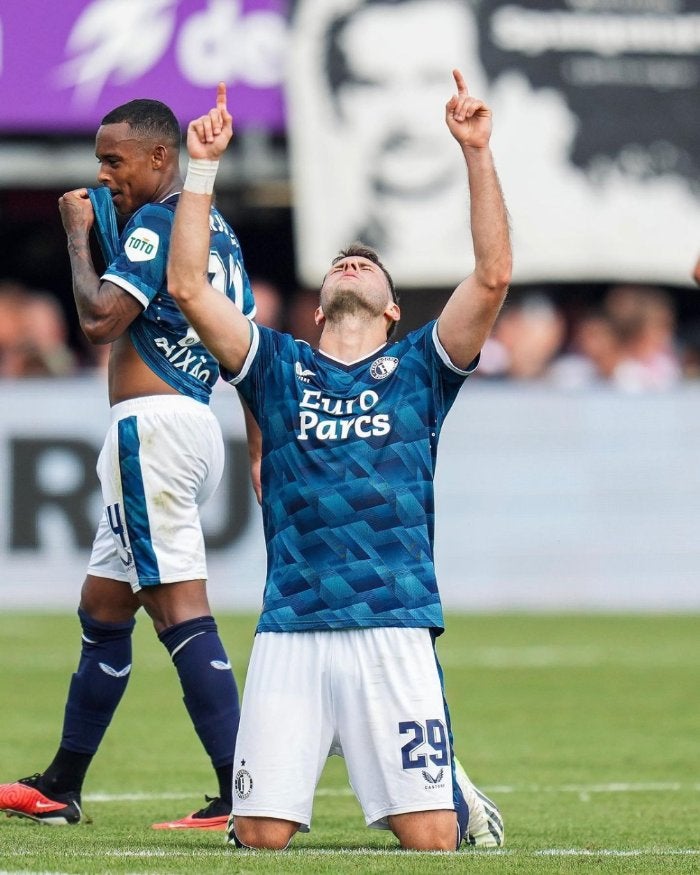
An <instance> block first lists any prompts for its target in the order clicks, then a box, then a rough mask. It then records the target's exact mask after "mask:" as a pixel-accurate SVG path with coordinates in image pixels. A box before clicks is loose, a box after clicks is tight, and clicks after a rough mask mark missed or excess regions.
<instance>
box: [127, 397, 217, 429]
mask: <svg viewBox="0 0 700 875" xmlns="http://www.w3.org/2000/svg"><path fill="white" fill-rule="evenodd" d="M150 410H154V411H172V412H181V413H182V412H184V411H189V412H190V413H205V414H207V413H208V414H211V410H210V409H209V405H208V404H203V403H202V402H201V401H195V399H194V398H188V397H187V395H144V396H143V397H142V398H129V399H128V400H126V401H120V402H119V403H118V404H115V405H114V406H113V407H112V409H111V418H112V422H117V421H118V420H120V419H124V418H125V417H127V416H133V415H134V414H137V413H143V412H145V411H150ZM211 415H213V414H211Z"/></svg>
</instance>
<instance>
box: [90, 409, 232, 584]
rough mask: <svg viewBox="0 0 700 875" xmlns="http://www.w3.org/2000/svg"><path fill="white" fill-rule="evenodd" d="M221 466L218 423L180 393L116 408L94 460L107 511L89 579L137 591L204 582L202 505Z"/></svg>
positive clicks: (222, 461)
mask: <svg viewBox="0 0 700 875" xmlns="http://www.w3.org/2000/svg"><path fill="white" fill-rule="evenodd" d="M223 466H224V444H223V438H222V435H221V428H220V426H219V423H218V420H217V419H216V417H215V416H214V414H213V413H212V412H211V410H210V409H209V407H208V406H207V405H206V404H202V403H201V402H200V401H195V400H194V399H193V398H187V397H185V396H183V395H152V396H148V397H145V398H134V399H132V400H130V401H123V402H122V403H121V404H115V406H114V407H113V408H112V424H111V426H110V428H109V431H108V432H107V436H106V438H105V442H104V446H103V447H102V451H101V452H100V456H99V459H98V461H97V473H98V476H99V478H100V484H101V486H102V498H103V501H104V505H105V509H104V513H103V515H102V519H101V520H100V524H99V526H98V529H97V534H96V535H95V540H94V542H93V546H92V555H91V556H90V562H89V565H88V574H93V575H95V576H96V577H111V578H113V579H115V580H124V581H127V580H128V581H129V583H130V584H131V588H132V589H133V590H134V592H136V591H138V590H139V589H141V588H142V587H147V586H154V585H157V584H160V583H175V582H177V581H181V580H200V579H206V577H207V565H206V559H205V553H204V536H203V534H202V525H201V521H200V516H199V511H200V507H201V506H202V505H203V504H204V503H205V502H206V501H207V499H209V498H210V497H211V496H212V495H213V494H214V491H215V490H216V487H217V486H218V485H219V481H220V480H221V475H222V473H223Z"/></svg>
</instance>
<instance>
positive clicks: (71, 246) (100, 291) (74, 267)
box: [58, 188, 141, 343]
mask: <svg viewBox="0 0 700 875" xmlns="http://www.w3.org/2000/svg"><path fill="white" fill-rule="evenodd" d="M58 208H59V210H60V213H61V221H62V222H63V227H64V229H65V232H66V238H67V241H68V257H69V259H70V266H71V273H72V278H73V297H74V298H75V306H76V310H77V311H78V319H79V320H80V327H81V328H82V330H83V333H84V334H85V336H86V337H87V339H88V340H89V341H90V342H91V343H111V342H112V341H113V340H116V339H117V338H118V337H120V336H121V335H122V334H123V333H124V331H125V330H126V328H127V327H128V326H129V325H130V324H131V322H132V321H133V320H134V318H135V317H136V316H137V315H138V314H139V313H140V312H141V305H140V304H139V303H138V301H137V300H136V299H135V298H133V297H132V296H131V295H129V294H127V293H126V292H124V291H123V290H122V289H120V288H119V287H118V286H115V285H114V284H113V283H109V282H100V278H99V276H98V275H97V271H96V270H95V266H94V264H93V261H92V254H91V251H90V230H91V229H92V226H93V223H94V220H95V214H94V211H93V208H92V204H91V203H90V198H89V197H88V192H87V189H86V188H79V189H76V190H75V191H69V192H66V194H64V195H63V196H62V197H60V198H59V201H58Z"/></svg>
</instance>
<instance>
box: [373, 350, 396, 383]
mask: <svg viewBox="0 0 700 875" xmlns="http://www.w3.org/2000/svg"><path fill="white" fill-rule="evenodd" d="M398 364H399V360H398V359H397V358H394V356H392V355H383V356H382V357H381V358H378V359H375V360H374V361H373V362H372V367H371V368H370V369H369V372H370V374H371V375H372V376H373V377H374V379H375V380H384V379H386V378H387V377H388V376H389V374H393V373H394V371H395V370H396V368H397V367H398Z"/></svg>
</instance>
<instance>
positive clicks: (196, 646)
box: [158, 617, 240, 801]
mask: <svg viewBox="0 0 700 875" xmlns="http://www.w3.org/2000/svg"><path fill="white" fill-rule="evenodd" d="M158 637H159V638H160V640H161V641H162V642H163V644H164V645H165V647H166V649H167V651H168V653H169V654H170V657H171V659H172V661H173V663H174V664H175V668H176V669H177V673H178V676H179V678H180V684H181V685H182V691H183V693H184V697H183V701H184V703H185V707H186V708H187V712H188V714H189V715H190V718H191V720H192V723H193V724H194V728H195V731H196V733H197V735H198V736H199V739H200V741H201V742H202V744H203V745H204V749H205V750H206V752H207V754H208V755H209V757H210V759H211V762H212V765H213V766H214V769H215V770H218V771H219V773H223V774H228V771H224V772H222V767H228V766H231V765H232V763H233V751H234V747H235V744H236V734H237V732H238V720H239V717H240V712H239V707H238V689H237V687H236V681H235V679H234V677H233V672H232V671H231V665H230V663H229V661H228V657H227V656H226V651H225V650H224V646H223V644H222V643H221V639H220V638H219V633H218V631H217V628H216V622H215V621H214V618H213V617H196V618H195V619H193V620H186V621H185V622H184V623H177V624H176V625H175V626H170V628H169V629H166V630H165V631H164V632H161V633H160V635H159V636H158ZM219 783H220V785H221V784H224V783H225V782H224V781H220V782H219ZM219 791H220V794H221V796H222V798H223V799H224V800H225V801H230V798H231V785H230V782H229V783H228V785H227V786H220V788H219ZM224 793H225V795H224Z"/></svg>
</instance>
